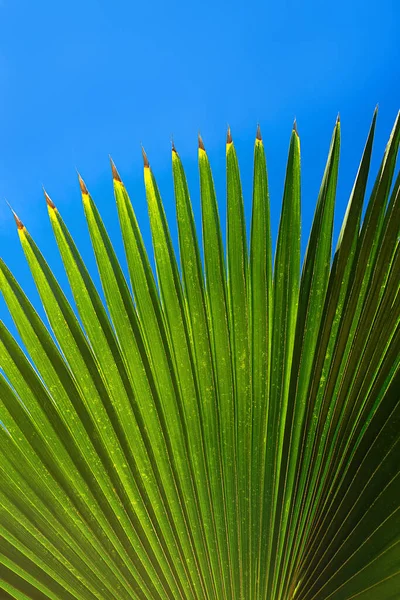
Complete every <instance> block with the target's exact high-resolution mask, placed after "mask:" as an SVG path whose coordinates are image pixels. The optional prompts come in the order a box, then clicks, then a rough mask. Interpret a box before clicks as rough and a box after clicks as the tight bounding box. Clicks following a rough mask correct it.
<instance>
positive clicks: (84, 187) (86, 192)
mask: <svg viewBox="0 0 400 600" xmlns="http://www.w3.org/2000/svg"><path fill="white" fill-rule="evenodd" d="M78 179H79V185H80V188H81V192H82V194H87V195H89V192H88V189H87V187H86V185H85V182H84V181H83V179H82V177H81V176H80V175H79V173H78Z"/></svg>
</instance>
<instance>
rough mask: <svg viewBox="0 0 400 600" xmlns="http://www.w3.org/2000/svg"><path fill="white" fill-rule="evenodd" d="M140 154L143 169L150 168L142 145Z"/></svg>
mask: <svg viewBox="0 0 400 600" xmlns="http://www.w3.org/2000/svg"><path fill="white" fill-rule="evenodd" d="M142 156H143V165H144V168H145V169H149V168H150V163H149V159H148V158H147V154H146V152H145V150H144V148H143V146H142Z"/></svg>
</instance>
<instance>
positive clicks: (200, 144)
mask: <svg viewBox="0 0 400 600" xmlns="http://www.w3.org/2000/svg"><path fill="white" fill-rule="evenodd" d="M197 139H198V141H199V148H200V150H204V151H205V150H206V149H205V148H204V142H203V138H202V137H201V135H200V134H198V135H197Z"/></svg>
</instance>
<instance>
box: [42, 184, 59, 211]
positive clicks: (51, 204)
mask: <svg viewBox="0 0 400 600" xmlns="http://www.w3.org/2000/svg"><path fill="white" fill-rule="evenodd" d="M43 194H44V197H45V199H46V202H47V206H50V208H55V207H56V205H55V204H54V202H53V201H52V199H51V198H50V196H49V195H48V193H47V192H46V190H45V189H44V188H43Z"/></svg>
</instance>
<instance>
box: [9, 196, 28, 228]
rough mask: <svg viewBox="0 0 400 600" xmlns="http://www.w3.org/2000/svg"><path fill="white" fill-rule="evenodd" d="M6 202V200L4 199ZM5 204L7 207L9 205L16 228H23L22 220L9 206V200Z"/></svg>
mask: <svg viewBox="0 0 400 600" xmlns="http://www.w3.org/2000/svg"><path fill="white" fill-rule="evenodd" d="M6 202H7V200H6ZM7 204H8V207H9V209H10V210H11V212H12V214H13V217H14V219H15V222H16V224H17V228H18V229H23V228H24V224H23V222H22V221H21V219H20V218H19V217H18V215H17V213H16V212H15V211H14V210H13V209H12V208H11V205H10V203H9V202H7Z"/></svg>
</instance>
